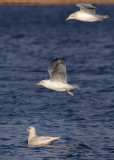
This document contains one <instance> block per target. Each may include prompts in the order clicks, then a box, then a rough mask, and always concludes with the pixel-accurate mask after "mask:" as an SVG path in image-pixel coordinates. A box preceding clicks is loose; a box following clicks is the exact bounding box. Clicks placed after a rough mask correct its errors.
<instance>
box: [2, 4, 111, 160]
mask: <svg viewBox="0 0 114 160" xmlns="http://www.w3.org/2000/svg"><path fill="white" fill-rule="evenodd" d="M98 8H99V9H98V10H97V12H98V13H101V14H108V15H110V18H109V19H107V20H106V21H104V22H95V23H86V22H80V21H73V20H72V21H68V22H65V19H66V18H67V17H68V15H69V14H71V13H72V12H74V11H75V10H76V9H77V8H76V7H75V6H48V7H47V6H36V7H34V6H33V7H0V159H2V160H8V159H14V160H22V159H23V160H27V159H30V160H36V159H41V160H49V159H50V160H53V159H55V160H63V159H65V160H96V159H98V160H109V159H113V158H114V64H113V59H114V18H113V17H114V12H113V11H114V6H113V5H112V6H111V5H107V6H98ZM100 9H101V10H100ZM55 56H56V57H58V58H60V59H62V60H63V61H64V63H65V64H66V67H67V74H68V82H69V83H70V84H77V85H79V86H80V90H73V93H74V94H75V96H74V97H72V96H70V95H68V94H67V92H56V91H52V90H49V89H46V88H44V87H42V86H36V85H35V84H36V83H37V82H39V81H41V80H42V79H48V78H49V75H48V72H47V68H48V66H49V64H50V62H51V61H52V60H53V58H54V57H55ZM31 125H33V126H35V127H36V129H37V134H38V135H43V136H60V137H61V139H60V141H57V142H55V143H53V144H52V145H51V146H48V147H35V148H30V147H28V146H27V137H28V133H27V132H25V131H24V130H25V129H26V128H27V127H28V126H31Z"/></svg>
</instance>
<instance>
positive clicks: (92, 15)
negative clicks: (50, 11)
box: [66, 3, 109, 22]
mask: <svg viewBox="0 0 114 160" xmlns="http://www.w3.org/2000/svg"><path fill="white" fill-rule="evenodd" d="M76 6H78V7H80V10H79V11H77V12H75V13H72V14H71V15H69V17H68V18H67V19H66V21H67V20H69V19H75V20H79V21H85V22H95V21H104V20H105V19H106V18H108V17H109V16H108V15H99V14H96V7H95V6H94V5H92V4H84V3H78V4H77V5H76Z"/></svg>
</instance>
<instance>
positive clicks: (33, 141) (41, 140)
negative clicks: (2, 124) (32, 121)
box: [25, 126, 60, 147]
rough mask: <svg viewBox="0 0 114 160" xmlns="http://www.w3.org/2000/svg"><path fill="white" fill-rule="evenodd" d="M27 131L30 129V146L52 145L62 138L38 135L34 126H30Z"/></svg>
mask: <svg viewBox="0 0 114 160" xmlns="http://www.w3.org/2000/svg"><path fill="white" fill-rule="evenodd" d="M25 131H29V136H28V146H30V147H36V146H46V145H50V144H52V143H53V142H54V141H58V140H59V139H60V138H59V137H49V136H37V134H36V129H35V127H33V126H30V127H28V128H27V129H25Z"/></svg>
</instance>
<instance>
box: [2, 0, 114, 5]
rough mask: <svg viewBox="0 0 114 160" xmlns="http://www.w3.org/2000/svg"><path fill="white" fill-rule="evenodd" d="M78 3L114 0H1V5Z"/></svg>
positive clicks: (105, 2)
mask: <svg viewBox="0 0 114 160" xmlns="http://www.w3.org/2000/svg"><path fill="white" fill-rule="evenodd" d="M76 3H92V4H114V0H0V5H74V4H76Z"/></svg>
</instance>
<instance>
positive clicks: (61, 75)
mask: <svg viewBox="0 0 114 160" xmlns="http://www.w3.org/2000/svg"><path fill="white" fill-rule="evenodd" d="M48 72H49V75H50V79H49V80H42V81H41V82H40V83H37V84H36V85H42V86H44V87H46V88H48V89H52V90H55V91H67V92H68V93H69V94H70V95H71V96H73V95H74V94H73V93H72V92H70V91H69V90H71V89H75V88H79V87H78V86H77V85H70V84H68V83H67V74H66V67H65V65H64V63H63V62H62V61H61V60H59V59H58V58H57V57H56V58H55V59H54V60H53V61H52V62H51V64H50V66H49V68H48Z"/></svg>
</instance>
